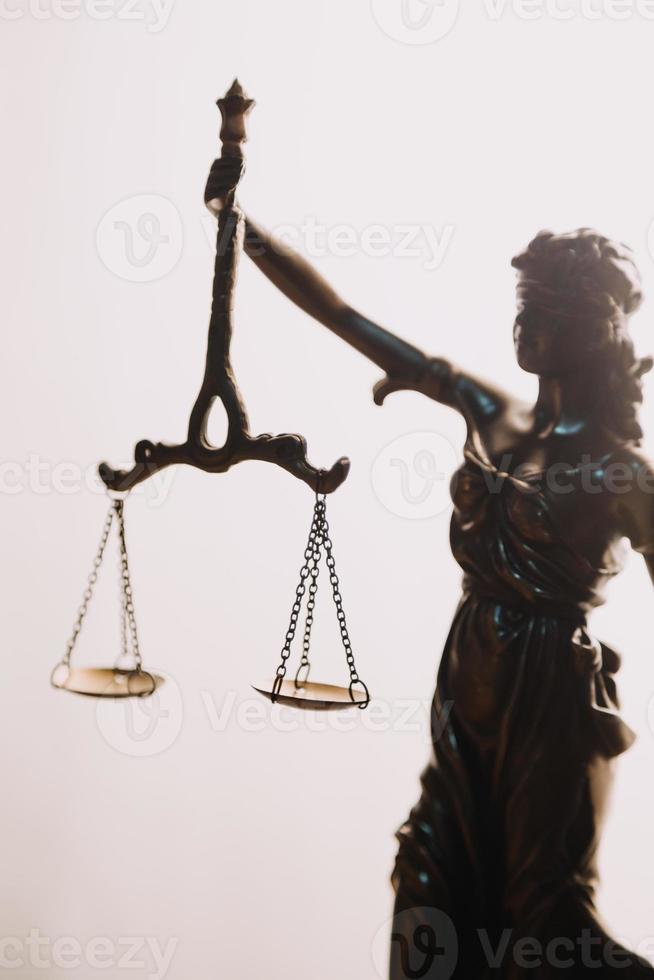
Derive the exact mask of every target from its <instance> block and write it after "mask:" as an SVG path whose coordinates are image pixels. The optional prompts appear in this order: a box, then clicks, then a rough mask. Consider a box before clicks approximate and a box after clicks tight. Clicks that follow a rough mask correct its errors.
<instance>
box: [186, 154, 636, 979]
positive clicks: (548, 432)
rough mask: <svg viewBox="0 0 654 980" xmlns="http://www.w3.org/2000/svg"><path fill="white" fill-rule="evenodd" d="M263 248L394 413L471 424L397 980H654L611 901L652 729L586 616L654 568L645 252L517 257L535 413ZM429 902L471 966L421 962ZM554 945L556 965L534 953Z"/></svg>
mask: <svg viewBox="0 0 654 980" xmlns="http://www.w3.org/2000/svg"><path fill="white" fill-rule="evenodd" d="M242 172H243V162H242V158H241V157H232V158H230V157H225V156H223V158H221V159H220V160H217V161H215V163H214V165H213V167H212V168H211V172H210V175H209V180H208V183H207V186H206V191H205V201H206V202H207V204H208V206H209V207H210V209H211V210H212V211H213V212H214V213H217V214H219V213H220V211H221V208H222V207H223V205H224V202H226V201H228V200H230V199H233V195H234V191H235V188H236V186H237V184H238V182H239V179H240V177H241V174H242ZM245 251H246V252H247V253H248V254H249V255H250V257H251V258H252V259H253V261H254V262H255V263H256V265H257V266H258V267H259V269H261V271H262V272H263V273H264V274H265V275H266V276H267V277H268V278H269V279H270V280H271V281H272V282H273V283H274V284H275V285H276V286H277V287H278V288H279V289H280V290H281V291H282V292H283V293H284V294H285V295H286V296H287V297H289V298H290V299H291V300H293V301H294V302H295V303H296V304H297V305H298V306H299V307H301V308H302V309H303V310H304V311H305V312H307V313H308V314H310V315H311V316H312V317H313V318H314V319H316V320H318V321H319V322H320V323H322V324H323V325H324V326H326V327H328V328H329V329H330V330H332V331H333V332H334V333H336V334H337V335H338V336H339V337H341V338H342V339H343V340H345V341H347V343H349V344H350V345H351V346H353V347H355V348H356V349H357V350H358V351H359V352H360V353H362V354H364V355H365V356H366V357H368V358H369V359H370V360H372V361H374V363H375V364H377V365H379V367H380V368H381V369H382V370H383V371H384V372H385V375H386V376H385V378H384V379H383V380H382V381H381V382H380V383H379V384H378V385H377V386H376V387H375V391H374V397H375V401H376V402H377V403H378V404H381V403H382V401H383V400H384V398H385V396H386V395H387V394H388V393H389V392H391V391H394V390H400V389H411V390H414V391H418V392H421V393H423V394H425V395H427V397H429V398H432V399H434V400H436V401H438V402H441V403H443V404H445V405H448V406H449V407H451V408H453V409H455V410H456V411H458V412H459V413H460V414H461V415H462V416H463V418H464V419H465V422H466V426H467V437H466V441H465V446H464V449H463V455H464V462H463V464H462V466H461V468H460V470H459V471H458V473H457V474H456V477H455V479H454V480H453V503H454V511H453V516H452V525H451V545H452V551H453V553H454V557H455V558H456V560H457V561H458V563H459V564H460V565H461V567H462V569H463V595H462V598H461V602H460V604H459V606H458V609H457V611H456V614H455V617H454V622H453V624H452V627H451V630H450V633H449V636H448V638H447V642H446V645H445V650H444V653H443V657H442V661H441V665H440V669H439V673H438V682H437V688H436V693H435V697H434V703H433V712H434V718H435V719H437V720H438V722H439V724H438V727H434V737H433V753H432V756H431V760H430V762H429V764H428V766H427V768H426V770H425V772H424V773H423V776H422V796H421V798H420V800H419V802H418V803H417V805H416V806H415V807H414V809H413V811H412V812H411V814H410V816H409V819H408V820H407V822H406V823H405V825H404V826H403V827H402V828H401V829H400V831H399V833H398V839H399V842H400V848H399V854H398V857H397V863H396V867H395V871H394V874H393V884H394V887H395V891H396V912H397V914H398V917H397V921H398V922H400V921H401V922H402V926H401V928H400V930H399V932H400V934H397V933H396V934H395V935H394V942H393V944H392V953H391V978H392V980H400V978H403V980H404V978H406V977H408V976H415V977H425V976H428V977H429V978H431V977H441V976H447V977H449V976H451V975H454V976H455V977H461V978H465V980H475V978H481V977H487V976H502V977H508V978H511V980H516V978H518V977H523V976H532V977H533V976H536V977H539V978H543V977H551V976H557V977H558V976H560V975H561V972H562V971H563V972H565V970H567V975H568V976H572V977H575V978H576V977H579V976H581V975H585V974H586V972H589V973H590V972H591V971H592V973H593V975H594V976H604V975H606V974H611V975H613V973H614V972H617V971H620V973H621V975H622V976H623V977H632V976H634V977H635V976H644V975H647V976H654V968H653V967H651V966H650V965H649V964H647V963H646V962H645V961H643V960H642V959H640V958H639V957H637V956H636V955H635V954H632V953H629V952H628V951H626V950H624V949H623V948H622V947H620V946H618V945H617V944H616V943H614V942H613V941H612V940H610V938H609V936H608V935H607V934H606V932H605V930H604V928H603V926H602V925H601V923H600V922H599V920H598V917H597V913H596V910H595V902H594V892H595V885H596V877H597V873H596V854H597V847H598V841H599V835H600V829H601V823H602V817H603V813H604V802H605V799H606V796H607V791H608V788H609V784H610V782H611V775H612V768H613V762H614V760H615V758H616V756H618V755H620V754H621V753H622V752H624V751H625V750H626V749H627V748H628V747H629V746H630V745H631V743H632V741H633V734H632V733H631V731H630V730H629V728H628V727H627V726H626V724H625V723H624V722H623V721H622V720H621V718H620V717H619V715H618V713H617V708H618V702H617V696H616V686H615V680H614V676H615V674H616V672H617V670H618V668H619V657H618V655H617V654H616V653H615V652H614V651H613V650H611V649H610V648H609V647H607V646H605V645H604V644H601V643H599V642H598V641H597V640H595V639H594V638H592V637H591V635H590V634H589V632H588V630H587V627H586V619H587V615H588V613H589V612H590V610H592V609H593V608H594V607H596V606H598V605H600V604H601V603H602V601H603V592H604V587H605V585H606V583H607V582H608V581H609V580H610V579H611V578H612V577H613V576H614V575H616V574H617V573H618V572H619V571H620V569H621V566H622V561H623V549H624V548H625V547H626V545H625V539H628V541H629V542H630V544H631V547H632V548H633V549H635V550H636V551H638V552H640V553H641V554H642V555H643V556H644V557H645V561H646V562H647V565H648V568H649V571H650V573H651V574H652V575H653V576H654V468H653V467H652V464H651V463H650V462H648V460H647V459H646V458H645V457H644V455H643V454H642V453H641V451H640V449H639V448H638V447H639V443H640V439H641V435H642V433H641V429H640V426H639V424H638V418H637V414H638V407H639V405H640V403H641V401H642V390H641V377H642V375H643V374H644V373H645V372H646V371H648V370H649V369H650V368H651V367H652V360H651V359H650V358H645V359H639V358H637V357H636V355H635V353H634V348H633V345H632V341H631V339H630V337H629V332H628V326H627V321H628V317H629V315H630V314H631V313H633V311H634V310H635V309H636V308H637V307H638V305H639V303H640V301H641V290H640V281H639V275H638V272H637V270H636V267H635V265H634V262H633V259H632V257H631V253H630V252H629V250H628V249H627V248H626V247H624V246H622V245H619V244H616V243H614V242H611V241H609V240H608V239H606V238H604V237H603V236H601V235H599V234H597V233H596V232H594V231H591V230H589V229H581V230H579V231H576V232H572V233H570V234H563V235H554V234H551V233H549V232H541V233H540V234H538V235H537V236H536V237H535V238H534V240H533V241H532V242H531V243H530V244H529V246H528V247H527V248H526V250H525V251H524V252H522V253H521V254H519V255H518V256H517V257H516V258H514V259H513V266H514V267H515V268H516V269H517V271H518V307H519V308H518V314H517V317H516V320H515V323H514V326H513V336H514V342H515V351H516V357H517V360H518V364H519V365H520V367H521V368H523V369H524V370H525V371H528V372H530V373H532V374H536V375H538V377H539V381H540V390H539V394H538V398H537V401H536V404H535V405H530V404H526V403H524V402H522V401H520V400H518V399H516V398H514V397H513V396H512V395H510V394H509V393H507V392H504V391H501V390H499V389H497V388H496V387H494V386H493V385H491V384H488V383H487V382H485V381H481V380H479V379H478V378H476V377H473V376H472V375H470V374H468V373H467V372H464V371H462V370H460V369H459V368H457V367H455V366H453V365H452V364H450V363H449V362H448V361H447V360H445V359H443V358H440V357H435V358H434V357H427V356H425V355H424V354H423V353H421V352H420V351H419V350H417V349H416V348H415V347H413V346H412V345H411V344H408V343H406V342H405V341H403V340H401V339H400V338H399V337H397V336H395V335H394V334H393V333H391V332H389V331H388V330H386V329H384V328H383V327H381V326H379V325H378V324H376V323H373V322H372V321H371V320H369V319H367V318H366V317H365V316H362V315H361V314H360V313H358V312H356V311H355V310H353V309H352V308H351V307H350V306H348V304H347V303H345V302H344V301H343V300H342V299H341V298H340V297H339V296H338V295H337V294H336V293H335V292H334V290H333V289H332V288H331V287H330V286H329V285H328V284H327V283H326V282H325V281H324V280H323V279H322V278H321V276H320V275H319V274H318V273H317V272H316V271H315V270H314V269H313V268H312V267H311V266H310V265H309V264H308V263H307V262H306V261H305V260H304V259H303V258H301V257H300V256H299V255H297V254H294V253H293V252H291V250H290V249H289V248H288V247H287V246H286V245H283V246H282V245H280V244H278V243H276V242H275V241H274V239H273V238H271V237H270V236H269V235H267V234H266V233H265V232H264V231H263V230H262V229H261V228H259V227H258V226H257V225H256V224H255V222H254V221H251V220H250V219H249V218H246V237H245ZM445 702H451V703H452V704H453V708H452V711H451V713H450V715H449V720H448V722H447V726H446V728H445V730H444V731H443V730H442V718H443V717H444V714H443V710H442V709H443V705H444V703H445ZM429 909H437V910H439V911H440V913H444V914H445V915H446V916H448V917H449V919H450V920H451V922H452V923H453V925H454V928H455V930H456V934H457V937H458V965H457V966H456V970H455V972H454V974H452V972H451V969H449V968H448V971H447V972H446V973H444V972H443V973H439V972H437V971H438V967H437V965H435V966H433V971H434V972H430V969H432V967H431V964H428V969H427V970H425V969H422V970H421V969H419V968H418V967H416V965H415V964H416V962H417V963H420V962H421V961H420V953H419V951H420V949H421V948H422V947H421V946H420V945H418V947H417V949H418V952H417V953H416V957H417V959H413V960H412V958H411V957H412V944H413V943H414V941H415V937H416V935H417V934H418V933H419V931H420V929H421V927H422V926H423V925H424V919H425V916H426V915H428V910H429ZM507 930H508V932H507ZM507 936H508V937H509V939H508V940H506V938H505V939H504V947H502V942H503V937H507ZM534 942H535V943H537V944H538V946H537V947H534V945H533V943H534ZM528 943H531V944H532V945H531V946H529V945H527V944H528ZM534 948H540V950H541V962H540V965H538V966H536V967H535V966H534V959H533V955H532V958H531V960H529V961H527V959H526V953H525V950H526V951H527V952H528V951H530V950H531V951H532V953H533V950H534ZM498 949H499V950H500V954H498V953H497V951H498ZM489 951H495V954H496V955H500V957H501V960H502V965H501V966H497V965H495V967H493V968H492V963H491V961H490V958H489ZM517 951H521V952H522V956H519V955H517ZM496 962H497V961H496Z"/></svg>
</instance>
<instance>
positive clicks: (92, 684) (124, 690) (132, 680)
mask: <svg viewBox="0 0 654 980" xmlns="http://www.w3.org/2000/svg"><path fill="white" fill-rule="evenodd" d="M51 681H52V685H53V687H58V688H59V689H60V690H61V691H71V692H73V693H74V694H85V695H87V696H88V697H92V698H145V697H148V696H149V695H150V694H154V692H155V691H156V690H157V688H158V687H160V686H161V685H162V684H163V683H164V678H163V677H159V675H158V674H150V673H148V671H147V670H140V671H139V670H121V669H120V668H118V667H67V666H66V664H59V665H58V666H57V667H55V669H54V670H53V672H52V677H51Z"/></svg>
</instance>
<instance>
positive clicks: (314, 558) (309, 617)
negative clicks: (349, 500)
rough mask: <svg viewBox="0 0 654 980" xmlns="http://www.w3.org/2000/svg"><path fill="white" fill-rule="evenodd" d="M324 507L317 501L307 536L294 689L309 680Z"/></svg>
mask: <svg viewBox="0 0 654 980" xmlns="http://www.w3.org/2000/svg"><path fill="white" fill-rule="evenodd" d="M324 511H325V505H324V502H321V501H319V500H318V501H317V502H316V506H315V508H314V524H312V527H311V531H312V533H311V534H310V535H309V545H310V546H311V544H313V551H312V554H311V561H310V566H309V576H310V578H311V582H310V584H309V598H308V600H307V614H306V619H305V622H304V637H303V638H302V660H301V661H300V666H299V667H298V669H297V674H296V675H295V687H296V689H297V688H298V687H301V686H302V684H303V683H304V684H306V682H307V681H308V680H309V672H310V670H311V664H310V662H309V652H310V648H311V627H312V626H313V613H314V609H315V606H316V595H317V592H318V575H319V573H320V553H321V545H322V518H323V516H324ZM314 525H315V526H316V532H315V537H314V539H313V542H312V540H311V539H312V535H313V528H314ZM303 670H304V671H305V675H304V677H303V678H302V680H300V674H301V672H302V671H303Z"/></svg>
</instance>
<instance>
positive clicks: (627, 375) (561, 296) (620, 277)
mask: <svg viewBox="0 0 654 980" xmlns="http://www.w3.org/2000/svg"><path fill="white" fill-rule="evenodd" d="M512 265H513V266H514V267H515V268H516V269H517V270H518V274H519V278H518V304H519V308H518V313H517V316H516V320H515V324H514V343H515V350H516V356H517V358H518V363H519V364H520V367H522V368H524V370H525V371H529V372H530V373H532V374H538V375H540V376H541V377H554V378H556V377H560V376H562V375H565V374H569V373H570V372H584V374H582V376H581V377H580V383H591V379H592V383H598V384H600V385H602V387H603V390H604V394H605V396H606V399H605V400H606V401H607V403H610V405H611V411H612V413H613V414H614V415H616V413H617V415H619V416H622V415H624V419H625V420H626V419H627V418H631V419H632V422H633V424H626V423H625V424H622V422H620V421H619V420H614V424H615V422H616V421H617V422H618V426H617V428H618V430H620V431H621V432H622V434H623V435H624V433H625V432H631V434H632V437H633V438H638V435H637V433H640V429H639V427H638V424H637V422H636V421H635V406H636V405H637V404H639V403H640V401H641V400H642V391H641V385H640V378H641V375H643V374H644V373H645V371H648V370H649V369H650V368H651V366H652V361H651V359H650V358H645V359H642V360H639V359H638V358H636V356H635V354H634V348H633V344H632V342H631V339H630V337H629V332H628V327H627V321H628V317H629V316H630V314H631V313H633V312H634V310H636V309H637V308H638V306H639V305H640V302H641V299H642V292H641V284H640V275H639V273H638V270H637V268H636V266H635V264H634V260H633V257H632V254H631V251H630V250H629V249H628V248H627V247H626V246H625V245H621V244H618V243H616V242H612V241H610V240H609V239H608V238H605V237H604V236H603V235H599V234H597V232H595V231H592V230H591V229H589V228H580V229H579V230H578V231H574V232H570V233H568V234H565V235H554V234H552V233H551V232H548V231H543V232H540V234H538V235H537V236H536V237H535V238H534V239H533V241H532V242H530V244H529V245H528V247H527V249H526V250H525V251H524V252H522V253H521V254H520V255H517V256H516V257H515V258H514V259H513V262H512ZM625 426H626V427H625Z"/></svg>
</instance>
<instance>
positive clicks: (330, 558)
mask: <svg viewBox="0 0 654 980" xmlns="http://www.w3.org/2000/svg"><path fill="white" fill-rule="evenodd" d="M323 549H324V553H325V560H326V564H327V570H328V572H329V582H330V585H331V587H332V597H333V600H334V605H335V607H336V617H337V619H338V626H339V629H340V633H341V642H342V643H343V648H344V650H345V658H346V660H347V665H348V670H349V672H350V687H349V692H350V698H351V699H352V701H354V700H355V698H354V690H353V689H354V685H355V684H359V685H360V686H361V687H362V688H363V689H364V691H365V701H362V702H360V703H359V705H358V706H359V707H360V708H366V707H367V706H368V704H369V703H370V694H369V692H368V687H367V685H366V684H365V682H364V681H362V680H361V678H360V677H359V674H358V672H357V669H356V663H355V660H354V653H353V651H352V642H351V640H350V635H349V632H348V628H347V621H346V618H345V610H344V609H343V597H342V596H341V592H340V588H339V579H338V575H337V574H336V561H335V559H334V554H333V543H332V540H331V538H330V536H329V524H328V523H327V504H326V497H325V495H324V494H323V495H321V494H319V493H317V494H316V502H315V505H314V508H313V519H312V522H311V529H310V531H309V539H308V541H307V546H306V548H305V549H304V564H303V565H302V568H301V569H300V581H299V583H298V586H297V588H296V590H295V600H294V602H293V608H292V609H291V618H290V622H289V625H288V629H287V631H286V637H285V640H284V646H283V648H282V659H281V662H280V664H279V667H278V668H277V672H276V676H275V681H274V684H273V689H272V694H271V700H272V702H273V704H274V703H275V701H276V700H277V697H278V696H279V692H280V690H281V687H282V683H283V681H284V678H285V676H286V664H287V661H288V659H289V657H290V655H291V644H292V642H293V640H294V638H295V633H296V629H297V624H298V619H299V616H300V610H301V608H302V601H303V599H304V596H305V595H306V593H307V585H306V583H307V579H309V578H310V580H311V581H310V583H309V590H308V591H309V598H308V600H307V611H306V620H305V627H304V637H303V642H302V659H301V661H300V666H299V667H298V670H297V673H296V675H295V687H296V689H297V688H299V687H302V685H303V684H304V683H306V682H307V680H308V677H309V671H310V667H311V665H310V662H309V651H310V644H311V627H312V626H313V620H314V610H315V603H316V595H317V592H318V574H319V563H320V559H321V556H322V551H323ZM302 670H305V671H306V673H305V676H304V677H303V678H302V680H300V673H301V671H302Z"/></svg>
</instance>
